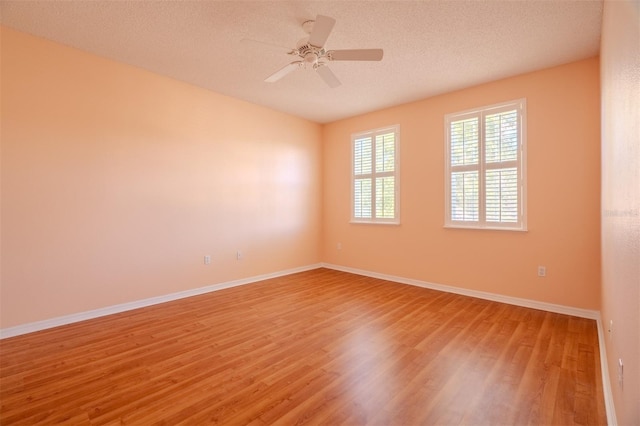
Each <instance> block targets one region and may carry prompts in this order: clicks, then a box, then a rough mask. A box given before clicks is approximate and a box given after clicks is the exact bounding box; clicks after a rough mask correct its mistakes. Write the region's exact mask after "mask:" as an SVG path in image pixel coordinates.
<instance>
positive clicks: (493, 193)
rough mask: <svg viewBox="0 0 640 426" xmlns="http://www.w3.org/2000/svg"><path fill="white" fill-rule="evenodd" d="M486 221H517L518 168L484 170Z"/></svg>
mask: <svg viewBox="0 0 640 426" xmlns="http://www.w3.org/2000/svg"><path fill="white" fill-rule="evenodd" d="M485 176H486V188H487V194H486V216H487V222H497V223H517V222H518V169H516V168H515V167H514V168H508V169H500V170H487V172H486V175H485Z"/></svg>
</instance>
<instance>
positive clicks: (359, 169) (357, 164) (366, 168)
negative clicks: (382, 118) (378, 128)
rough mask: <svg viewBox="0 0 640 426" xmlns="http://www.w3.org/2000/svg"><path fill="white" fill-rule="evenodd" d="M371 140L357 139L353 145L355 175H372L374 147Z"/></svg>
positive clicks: (367, 138) (368, 138)
mask: <svg viewBox="0 0 640 426" xmlns="http://www.w3.org/2000/svg"><path fill="white" fill-rule="evenodd" d="M371 142H372V140H371V138H370V137H366V138H360V139H356V140H355V141H354V143H353V174H354V175H366V174H370V173H371V171H372V169H371V167H372V158H371V157H372V155H373V151H372V147H371Z"/></svg>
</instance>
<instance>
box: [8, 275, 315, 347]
mask: <svg viewBox="0 0 640 426" xmlns="http://www.w3.org/2000/svg"><path fill="white" fill-rule="evenodd" d="M321 267H322V265H321V264H319V263H318V264H314V265H307V266H302V267H299V268H293V269H287V270H284V271H278V272H272V273H269V274H263V275H256V276H253V277H249V278H242V279H239V280H234V281H227V282H224V283H219V284H213V285H209V286H206V287H199V288H194V289H192V290H185V291H180V292H177V293H171V294H166V295H163V296H156V297H150V298H148V299H142V300H136V301H133V302H127V303H122V304H119V305H113V306H107V307H105V308H100V309H94V310H91V311H85V312H78V313H76V314H71V315H64V316H61V317H56V318H51V319H48V320H43V321H36V322H32V323H28V324H22V325H18V326H15V327H8V328H4V329H0V340H1V339H6V338H8V337H14V336H19V335H21V334H27V333H33V332H34V331H40V330H46V329H47V328H53V327H58V326H61V325H66V324H71V323H74V322H79V321H85V320H88V319H93V318H98V317H103V316H106V315H111V314H117V313H120V312H125V311H130V310H133V309H138V308H144V307H146V306H151V305H157V304H159V303H165V302H170V301H172V300H178V299H184V298H185V297H191V296H197V295H200V294H204V293H210V292H212V291H218V290H223V289H225V288H231V287H237V286H240V285H245V284H251V283H254V282H257V281H262V280H267V279H270V278H277V277H282V276H285V275H291V274H295V273H298V272H304V271H310V270H312V269H318V268H321Z"/></svg>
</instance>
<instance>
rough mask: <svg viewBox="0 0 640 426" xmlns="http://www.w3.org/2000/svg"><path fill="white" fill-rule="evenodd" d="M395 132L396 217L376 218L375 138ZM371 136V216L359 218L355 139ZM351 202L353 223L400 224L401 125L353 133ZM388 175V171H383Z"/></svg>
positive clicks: (351, 219) (351, 221) (351, 220)
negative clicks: (357, 215)
mask: <svg viewBox="0 0 640 426" xmlns="http://www.w3.org/2000/svg"><path fill="white" fill-rule="evenodd" d="M390 132H393V133H394V134H395V137H394V150H395V151H394V170H393V175H392V176H393V177H394V217H393V218H376V217H375V212H376V205H375V179H376V175H377V174H378V173H376V172H375V138H376V136H378V135H380V134H384V133H390ZM368 136H370V137H371V139H372V141H373V145H372V147H371V150H372V173H371V179H372V188H371V197H372V199H371V216H372V217H371V218H358V217H355V180H356V174H355V168H354V164H355V141H356V139H359V138H363V137H368ZM350 167H351V204H350V209H351V213H350V221H349V223H353V224H375V225H400V125H399V124H394V125H391V126H385V127H380V128H377V129H373V130H367V131H364V132H357V133H352V134H351V166H350ZM380 174H384V175H387V176H388V172H381V173H380Z"/></svg>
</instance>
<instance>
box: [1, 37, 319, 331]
mask: <svg viewBox="0 0 640 426" xmlns="http://www.w3.org/2000/svg"><path fill="white" fill-rule="evenodd" d="M1 34H2V69H1V71H2V75H1V78H2V80H1V83H2V84H1V85H2V130H1V138H2V283H1V293H0V296H1V311H2V312H1V327H2V328H5V327H11V326H15V325H20V324H25V323H29V322H33V321H38V320H44V319H50V318H52V317H56V316H62V315H67V314H72V313H77V312H82V311H87V310H92V309H97V308H101V307H106V306H111V305H115V304H119V303H123V302H130V301H135V300H140V299H144V298H148V297H153V296H158V295H165V294H169V293H173V292H177V291H182V290H188V289H192V288H197V287H203V286H206V285H211V284H215V283H218V282H225V281H229V280H233V279H238V278H244V277H250V276H255V275H258V274H263V273H272V272H275V271H280V270H286V269H290V268H294V267H301V266H306V265H310V264H315V263H317V262H319V261H320V260H321V259H320V237H321V233H320V231H321V222H320V221H321V206H320V203H321V189H322V187H321V179H320V174H321V154H322V152H321V137H322V129H321V127H320V125H318V124H315V123H311V122H309V121H306V120H302V119H299V118H295V117H292V116H288V115H285V114H281V113H278V112H275V111H272V110H269V109H266V108H263V107H259V106H256V105H252V104H248V103H245V102H241V101H238V100H234V99H231V98H228V97H225V96H222V95H218V94H215V93H212V92H209V91H206V90H203V89H200V88H196V87H193V86H190V85H187V84H184V83H181V82H178V81H175V80H171V79H168V78H165V77H161V76H158V75H155V74H152V73H149V72H146V71H143V70H140V69H136V68H133V67H130V66H127V65H124V64H121V63H116V62H113V61H110V60H106V59H102V58H99V57H96V56H93V55H90V54H87V53H83V52H81V51H78V50H75V49H71V48H68V47H65V46H62V45H60V44H55V43H51V42H48V41H46V40H43V39H40V38H35V37H32V36H29V35H26V34H23V33H19V32H15V31H13V30H10V29H8V28H2V33H1ZM237 249H240V250H242V251H243V252H244V259H243V260H242V261H237V260H236V259H235V255H236V250H237ZM204 255H211V256H212V264H211V265H210V266H205V265H204V262H203V257H204Z"/></svg>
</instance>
